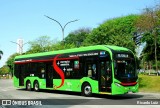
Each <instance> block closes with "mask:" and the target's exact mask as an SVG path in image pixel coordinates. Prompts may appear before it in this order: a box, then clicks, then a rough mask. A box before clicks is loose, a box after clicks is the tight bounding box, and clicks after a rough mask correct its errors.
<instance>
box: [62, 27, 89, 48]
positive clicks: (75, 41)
mask: <svg viewBox="0 0 160 108" xmlns="http://www.w3.org/2000/svg"><path fill="white" fill-rule="evenodd" d="M89 33H91V29H90V28H80V29H78V30H75V31H73V32H71V33H69V35H68V36H67V37H66V38H65V41H64V43H65V44H72V45H74V46H75V47H79V46H82V44H83V42H84V40H85V39H86V38H87V36H88V35H89Z"/></svg>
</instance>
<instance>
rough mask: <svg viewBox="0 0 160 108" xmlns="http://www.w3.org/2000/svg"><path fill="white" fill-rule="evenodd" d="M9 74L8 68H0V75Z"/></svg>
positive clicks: (5, 66)
mask: <svg viewBox="0 0 160 108" xmlns="http://www.w3.org/2000/svg"><path fill="white" fill-rule="evenodd" d="M9 72H10V71H9V67H8V66H7V65H4V66H2V67H1V68H0V75H3V74H9Z"/></svg>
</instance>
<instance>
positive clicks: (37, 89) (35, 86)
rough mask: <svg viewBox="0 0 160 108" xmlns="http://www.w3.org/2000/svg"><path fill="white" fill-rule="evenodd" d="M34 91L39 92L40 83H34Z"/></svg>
mask: <svg viewBox="0 0 160 108" xmlns="http://www.w3.org/2000/svg"><path fill="white" fill-rule="evenodd" d="M34 91H36V92H38V91H39V83H38V81H35V82H34Z"/></svg>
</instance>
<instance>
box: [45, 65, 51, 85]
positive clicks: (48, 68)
mask: <svg viewBox="0 0 160 108" xmlns="http://www.w3.org/2000/svg"><path fill="white" fill-rule="evenodd" d="M46 87H47V88H53V67H52V64H51V63H48V64H47V65H46Z"/></svg>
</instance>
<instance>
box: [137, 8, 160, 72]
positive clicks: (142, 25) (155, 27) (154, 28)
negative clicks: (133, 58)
mask: <svg viewBox="0 0 160 108" xmlns="http://www.w3.org/2000/svg"><path fill="white" fill-rule="evenodd" d="M159 25H160V8H159V6H158V7H157V6H155V7H154V8H145V9H144V11H143V12H142V14H141V15H140V17H139V18H138V20H137V23H136V26H137V29H138V32H140V33H141V35H142V36H143V38H142V41H143V42H146V46H145V48H144V50H143V54H142V55H143V59H145V60H148V61H150V60H153V59H152V58H153V57H154V60H155V67H156V72H157V75H158V65H157V51H159V50H160V33H159V31H160V26H159ZM157 46H158V47H157ZM158 57H159V56H158Z"/></svg>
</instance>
